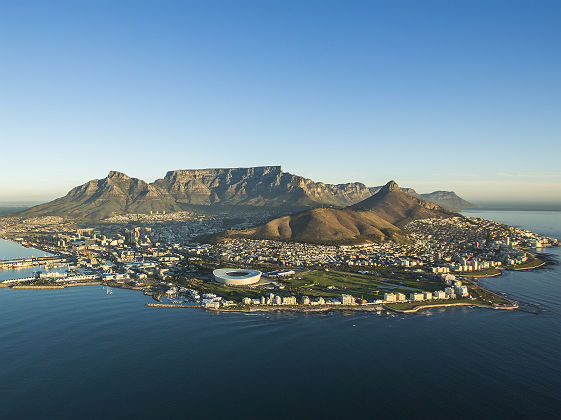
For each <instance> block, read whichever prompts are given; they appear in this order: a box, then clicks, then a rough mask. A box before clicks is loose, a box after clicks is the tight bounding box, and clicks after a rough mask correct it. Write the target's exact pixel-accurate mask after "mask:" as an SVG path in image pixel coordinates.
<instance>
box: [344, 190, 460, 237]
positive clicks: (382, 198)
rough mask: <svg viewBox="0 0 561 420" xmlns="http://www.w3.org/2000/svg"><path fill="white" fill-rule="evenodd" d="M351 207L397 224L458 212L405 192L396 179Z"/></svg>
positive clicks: (449, 215)
mask: <svg viewBox="0 0 561 420" xmlns="http://www.w3.org/2000/svg"><path fill="white" fill-rule="evenodd" d="M349 209H351V210H354V211H358V212H366V213H371V212H374V213H375V214H377V215H378V216H379V217H381V218H382V219H384V220H387V221H388V222H390V223H392V224H395V225H398V226H399V225H403V224H406V223H407V222H409V221H411V220H415V219H427V218H442V217H451V216H455V215H456V214H455V213H453V212H452V211H449V210H446V209H444V208H442V207H440V206H439V205H438V204H436V203H432V202H430V201H427V200H425V199H423V198H421V197H419V196H417V195H414V194H410V193H406V192H404V191H403V190H402V189H401V188H399V186H398V185H397V184H396V183H395V181H390V182H388V183H387V184H386V185H384V187H382V188H381V189H380V191H378V192H377V193H376V194H374V195H373V196H372V197H370V198H367V199H366V200H364V201H361V202H360V203H357V204H354V205H352V206H350V207H349Z"/></svg>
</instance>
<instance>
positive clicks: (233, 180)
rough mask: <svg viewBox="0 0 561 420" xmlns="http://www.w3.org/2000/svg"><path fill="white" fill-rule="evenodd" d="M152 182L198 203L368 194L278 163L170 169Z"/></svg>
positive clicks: (310, 200)
mask: <svg viewBox="0 0 561 420" xmlns="http://www.w3.org/2000/svg"><path fill="white" fill-rule="evenodd" d="M153 185H154V186H155V187H157V188H158V189H160V190H163V191H166V192H167V193H169V194H170V195H171V196H172V197H174V198H175V199H176V200H178V201H179V202H181V203H185V204H198V205H214V204H221V205H249V206H268V207H277V206H290V207H311V206H317V205H332V206H345V205H348V204H349V203H351V202H356V201H360V200H362V199H364V198H366V197H369V196H370V195H372V192H371V189H370V188H368V187H366V186H365V185H364V184H361V183H349V184H339V185H331V184H324V183H321V182H314V181H312V180H310V179H307V178H303V177H301V176H297V175H292V174H289V173H287V172H283V171H282V169H281V167H280V166H261V167H255V168H227V169H196V170H178V171H170V172H168V173H167V174H166V176H165V177H164V178H163V179H159V180H157V181H156V182H154V184H153Z"/></svg>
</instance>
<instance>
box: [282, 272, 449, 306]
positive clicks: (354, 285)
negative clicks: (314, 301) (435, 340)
mask: <svg viewBox="0 0 561 420" xmlns="http://www.w3.org/2000/svg"><path fill="white" fill-rule="evenodd" d="M419 277H420V276H417V275H415V274H413V273H406V272H393V273H389V272H388V273H383V272H381V273H380V275H369V274H358V273H352V272H345V271H325V270H312V271H307V272H303V273H298V274H297V275H296V276H295V278H293V279H289V280H286V281H285V282H284V283H285V284H286V287H287V290H289V291H290V292H292V294H294V295H307V296H310V297H313V296H323V297H337V296H340V295H341V294H342V293H346V294H350V295H353V296H354V297H357V298H364V299H367V300H376V299H383V297H384V293H386V292H401V293H405V294H409V293H412V292H414V291H417V290H424V291H431V292H432V291H434V290H438V289H442V287H443V286H442V283H441V282H440V281H439V280H436V279H434V278H423V279H420V280H418V278H419ZM330 286H333V287H334V288H331V287H330Z"/></svg>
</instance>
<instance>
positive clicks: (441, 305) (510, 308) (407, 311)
mask: <svg viewBox="0 0 561 420" xmlns="http://www.w3.org/2000/svg"><path fill="white" fill-rule="evenodd" d="M452 306H473V307H476V308H487V309H500V310H507V311H513V310H515V309H518V308H519V305H516V304H514V305H511V306H492V305H484V304H482V303H470V302H458V303H437V304H432V305H419V306H416V307H414V308H412V309H397V308H391V307H389V306H387V305H384V308H386V309H387V310H389V311H393V312H398V313H402V314H412V313H415V312H418V311H420V310H421V309H430V308H447V307H452Z"/></svg>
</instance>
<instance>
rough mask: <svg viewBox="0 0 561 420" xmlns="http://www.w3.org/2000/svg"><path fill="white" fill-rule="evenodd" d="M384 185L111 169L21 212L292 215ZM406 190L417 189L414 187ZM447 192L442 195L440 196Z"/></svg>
mask: <svg viewBox="0 0 561 420" xmlns="http://www.w3.org/2000/svg"><path fill="white" fill-rule="evenodd" d="M381 188H382V187H367V186H366V185H364V184H362V183H359V182H352V183H347V184H324V183H322V182H314V181H312V180H310V179H307V178H304V177H301V176H298V175H293V174H290V173H287V172H283V171H282V169H281V167H280V166H260V167H252V168H222V169H188V170H176V171H170V172H168V173H167V174H166V176H165V177H164V178H161V179H158V180H156V181H154V182H153V183H151V184H148V183H146V182H144V181H142V180H140V179H137V178H131V177H129V176H127V175H125V174H123V173H120V172H117V171H111V172H110V173H109V175H108V176H107V177H105V178H103V179H101V180H98V179H95V180H92V181H89V182H87V183H85V184H84V185H81V186H79V187H76V188H74V189H72V190H71V191H70V192H69V193H68V194H67V195H66V196H64V197H61V198H59V199H56V200H54V201H51V202H49V203H45V204H41V205H39V206H35V207H32V208H31V209H28V210H26V211H24V212H23V213H21V214H22V215H24V216H41V215H56V216H70V217H76V218H90V219H102V218H105V217H107V216H110V215H114V214H126V213H149V212H150V211H167V212H173V211H179V210H188V209H193V208H198V209H200V210H203V211H206V212H214V211H216V210H218V209H222V210H223V209H224V208H225V207H226V208H228V209H229V210H230V211H236V210H240V209H247V208H252V209H259V208H269V209H271V208H272V209H276V211H278V212H280V213H284V214H287V213H293V212H295V211H300V210H304V209H308V208H314V207H321V206H328V207H337V208H344V207H346V206H349V205H352V204H354V203H358V202H360V201H362V200H365V199H367V198H368V197H370V196H372V195H373V194H375V193H376V192H378V191H379V190H380V189H381ZM406 191H407V192H410V193H411V194H416V193H415V191H414V190H411V189H407V190H406ZM435 194H436V193H435ZM454 196H455V194H454ZM442 197H443V196H442V194H440V195H438V194H437V195H435V200H437V199H442ZM456 197H457V196H456ZM458 198H459V197H458ZM460 200H461V199H460Z"/></svg>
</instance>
